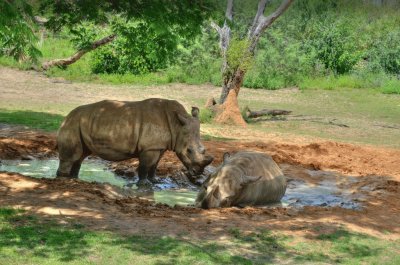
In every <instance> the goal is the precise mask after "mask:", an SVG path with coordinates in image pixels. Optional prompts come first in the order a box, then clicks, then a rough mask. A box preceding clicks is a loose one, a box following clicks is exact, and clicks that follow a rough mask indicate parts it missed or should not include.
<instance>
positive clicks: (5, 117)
mask: <svg viewBox="0 0 400 265" xmlns="http://www.w3.org/2000/svg"><path fill="white" fill-rule="evenodd" d="M63 120H64V116H62V115H59V114H51V113H46V112H36V111H30V110H24V111H22V110H6V109H0V123H9V124H18V125H25V126H29V127H31V128H35V129H41V130H45V131H56V130H57V129H58V127H60V125H61V123H62V121H63Z"/></svg>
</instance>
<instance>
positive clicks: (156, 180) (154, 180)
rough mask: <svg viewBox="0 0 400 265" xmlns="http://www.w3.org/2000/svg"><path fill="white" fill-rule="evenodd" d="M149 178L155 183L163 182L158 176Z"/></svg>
mask: <svg viewBox="0 0 400 265" xmlns="http://www.w3.org/2000/svg"><path fill="white" fill-rule="evenodd" d="M148 179H149V180H150V182H151V183H153V184H158V183H161V182H162V181H161V178H160V177H158V176H154V177H152V178H148Z"/></svg>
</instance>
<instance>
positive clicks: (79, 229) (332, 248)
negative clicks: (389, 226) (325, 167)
mask: <svg viewBox="0 0 400 265" xmlns="http://www.w3.org/2000/svg"><path fill="white" fill-rule="evenodd" d="M316 229H318V227H316ZM227 234H228V235H230V237H231V238H232V239H231V240H230V244H222V243H220V242H218V241H217V242H215V241H212V242H211V241H206V240H201V241H199V240H194V239H193V240H183V239H175V238H171V237H164V236H159V237H150V236H119V235H116V234H113V233H111V232H93V231H90V230H88V229H87V228H85V225H83V224H80V223H77V222H75V221H68V222H64V224H62V225H61V224H57V222H56V221H55V220H53V219H51V218H43V217H38V216H33V215H28V214H26V213H25V212H24V211H22V210H14V209H11V208H0V253H1V254H0V264H28V263H34V264H66V263H68V264H132V263H135V264H136V263H140V264H276V263H280V262H282V261H283V263H285V264H304V263H307V264H310V262H311V263H313V264H318V263H326V262H328V263H341V264H360V263H365V264H398V262H399V261H400V260H399V255H396V254H395V253H398V252H399V250H400V242H398V241H395V242H388V241H384V240H381V239H378V238H374V237H371V236H367V235H363V234H357V233H352V232H349V231H347V230H344V229H337V230H336V231H334V232H331V233H328V234H320V235H319V236H317V237H316V238H314V240H310V239H306V238H303V237H299V236H285V235H283V234H281V233H276V232H271V231H268V230H263V231H259V232H255V233H251V234H245V233H242V232H241V231H240V230H239V229H236V228H231V229H230V230H229V231H227Z"/></svg>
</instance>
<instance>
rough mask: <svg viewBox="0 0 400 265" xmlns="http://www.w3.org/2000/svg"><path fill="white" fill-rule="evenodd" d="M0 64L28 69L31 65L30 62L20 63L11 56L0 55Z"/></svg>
mask: <svg viewBox="0 0 400 265" xmlns="http://www.w3.org/2000/svg"><path fill="white" fill-rule="evenodd" d="M0 65H2V66H6V67H11V68H17V69H21V70H28V69H31V67H32V65H31V64H30V63H20V62H17V61H16V60H14V59H13V58H11V57H5V56H0Z"/></svg>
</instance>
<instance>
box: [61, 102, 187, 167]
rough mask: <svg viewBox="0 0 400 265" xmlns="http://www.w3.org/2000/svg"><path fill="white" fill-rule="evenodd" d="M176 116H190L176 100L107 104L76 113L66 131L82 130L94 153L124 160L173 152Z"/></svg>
mask: <svg viewBox="0 0 400 265" xmlns="http://www.w3.org/2000/svg"><path fill="white" fill-rule="evenodd" d="M175 112H179V113H182V112H183V113H185V114H186V115H187V113H186V111H185V109H184V108H183V106H182V105H181V104H179V103H178V102H176V101H172V100H165V99H147V100H143V101H136V102H123V101H112V100H105V101H100V102H97V103H93V104H89V105H84V106H81V107H78V108H77V109H75V110H73V111H72V112H71V113H70V115H68V116H69V117H67V118H66V121H68V122H65V124H64V126H63V127H64V130H69V131H71V132H72V128H74V129H73V131H74V133H75V134H76V130H77V129H76V127H77V126H78V127H79V133H80V135H81V138H82V141H83V142H84V144H85V145H86V146H87V147H88V148H89V149H90V150H91V151H92V152H93V153H95V154H97V155H99V156H100V157H102V158H105V159H108V160H122V159H126V158H129V157H132V156H136V155H137V154H138V153H140V152H142V151H146V150H166V149H172V148H173V147H174V146H175V138H176V137H175V136H176V133H177V130H179V128H178V126H179V125H178V122H177V121H176V118H175V115H176V114H175ZM63 127H62V128H61V129H60V131H61V130H63ZM76 137H78V136H76Z"/></svg>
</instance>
